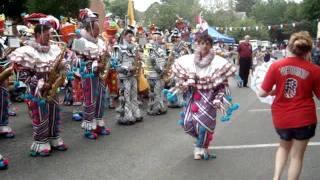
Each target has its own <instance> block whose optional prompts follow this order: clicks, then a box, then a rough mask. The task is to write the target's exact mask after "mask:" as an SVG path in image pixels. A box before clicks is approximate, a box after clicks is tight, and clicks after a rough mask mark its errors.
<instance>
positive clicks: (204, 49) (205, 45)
mask: <svg viewBox="0 0 320 180" xmlns="http://www.w3.org/2000/svg"><path fill="white" fill-rule="evenodd" d="M198 47H199V49H200V53H201V56H205V55H207V54H208V53H209V51H210V49H211V48H212V46H211V45H210V44H209V43H206V42H204V41H202V42H199V44H198Z"/></svg>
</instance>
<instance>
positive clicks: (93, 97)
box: [82, 76, 106, 130]
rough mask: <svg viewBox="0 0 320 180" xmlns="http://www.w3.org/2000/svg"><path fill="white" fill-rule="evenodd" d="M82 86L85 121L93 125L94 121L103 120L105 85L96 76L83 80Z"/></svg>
mask: <svg viewBox="0 0 320 180" xmlns="http://www.w3.org/2000/svg"><path fill="white" fill-rule="evenodd" d="M82 85H83V94H84V96H83V97H84V110H83V113H84V114H83V119H84V121H85V122H88V123H92V122H93V121H94V120H102V117H103V114H104V109H105V98H106V87H105V85H104V84H103V82H102V81H101V80H100V79H99V78H98V77H96V76H94V77H88V78H83V80H82ZM85 129H86V128H85ZM88 130H91V129H88Z"/></svg>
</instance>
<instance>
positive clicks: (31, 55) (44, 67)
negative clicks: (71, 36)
mask: <svg viewBox="0 0 320 180" xmlns="http://www.w3.org/2000/svg"><path fill="white" fill-rule="evenodd" d="M60 53H61V49H60V48H59V46H57V45H51V46H50V50H49V52H47V53H41V52H39V51H37V50H36V49H34V48H33V47H31V46H23V47H20V48H18V49H16V50H15V51H13V52H12V53H11V54H10V55H9V60H10V61H11V62H14V63H17V64H19V65H21V66H23V67H25V68H30V69H34V70H35V71H36V72H49V71H50V69H51V68H52V66H53V65H54V63H55V60H56V58H57V57H58V56H59V54H60Z"/></svg>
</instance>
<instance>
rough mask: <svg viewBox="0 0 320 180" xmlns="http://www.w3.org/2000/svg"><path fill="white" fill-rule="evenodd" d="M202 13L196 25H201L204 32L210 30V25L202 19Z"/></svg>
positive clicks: (197, 18) (197, 17)
mask: <svg viewBox="0 0 320 180" xmlns="http://www.w3.org/2000/svg"><path fill="white" fill-rule="evenodd" d="M201 14H202V12H200V14H199V15H198V16H196V24H199V27H200V31H201V32H204V31H206V30H207V29H208V27H209V25H208V23H207V21H206V20H204V19H203V18H202V15H201Z"/></svg>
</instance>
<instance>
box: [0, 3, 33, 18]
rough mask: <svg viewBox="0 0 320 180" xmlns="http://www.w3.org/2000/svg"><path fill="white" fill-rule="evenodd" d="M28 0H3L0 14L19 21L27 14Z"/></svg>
mask: <svg viewBox="0 0 320 180" xmlns="http://www.w3.org/2000/svg"><path fill="white" fill-rule="evenodd" d="M26 1H27V0H1V1H0V12H1V13H4V14H5V15H6V16H8V17H11V18H13V19H19V18H20V14H21V13H23V12H26V10H27V8H26V6H25V3H26Z"/></svg>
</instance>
